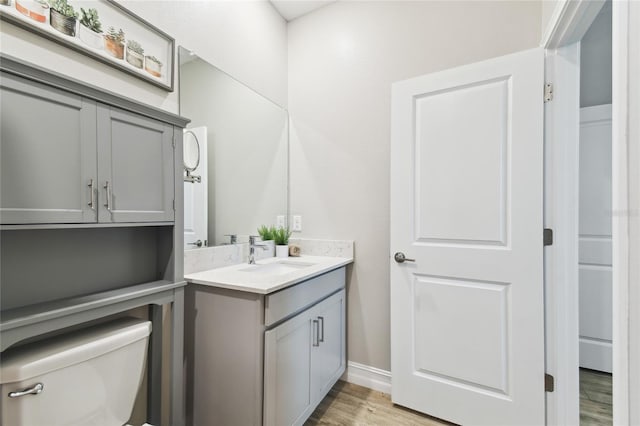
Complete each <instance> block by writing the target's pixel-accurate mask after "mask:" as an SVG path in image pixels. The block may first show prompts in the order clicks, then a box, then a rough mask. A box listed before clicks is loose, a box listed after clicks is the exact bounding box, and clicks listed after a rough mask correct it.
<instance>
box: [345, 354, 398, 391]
mask: <svg viewBox="0 0 640 426" xmlns="http://www.w3.org/2000/svg"><path fill="white" fill-rule="evenodd" d="M345 376H346V377H344V376H343V378H344V379H345V380H346V381H347V382H349V383H353V384H355V385H360V386H364V387H367V388H369V389H373V390H377V391H380V392H384V393H386V394H391V372H390V371H386V370H381V369H380V368H376V367H371V366H369V365H364V364H359V363H357V362H353V361H348V362H347V371H346V373H345Z"/></svg>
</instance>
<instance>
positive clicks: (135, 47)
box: [127, 40, 144, 69]
mask: <svg viewBox="0 0 640 426" xmlns="http://www.w3.org/2000/svg"><path fill="white" fill-rule="evenodd" d="M127 62H129V63H130V64H131V65H133V66H134V67H136V68H140V69H142V66H143V65H144V49H143V48H142V46H141V45H140V43H138V42H137V41H135V40H129V41H127Z"/></svg>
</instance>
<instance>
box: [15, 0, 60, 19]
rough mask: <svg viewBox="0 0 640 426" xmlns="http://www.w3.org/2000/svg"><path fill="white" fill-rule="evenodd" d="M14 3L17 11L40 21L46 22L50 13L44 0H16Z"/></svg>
mask: <svg viewBox="0 0 640 426" xmlns="http://www.w3.org/2000/svg"><path fill="white" fill-rule="evenodd" d="M15 5H16V10H17V11H18V12H20V13H22V14H23V15H24V16H28V17H29V18H31V19H33V20H35V21H37V22H40V23H44V22H47V16H48V15H50V14H51V12H50V11H49V3H48V2H47V1H46V0H33V1H32V0H16V1H15Z"/></svg>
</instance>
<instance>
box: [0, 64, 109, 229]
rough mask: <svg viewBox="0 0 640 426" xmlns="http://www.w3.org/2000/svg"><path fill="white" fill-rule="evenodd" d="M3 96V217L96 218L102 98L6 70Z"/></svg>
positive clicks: (0, 157)
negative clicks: (98, 109)
mask: <svg viewBox="0 0 640 426" xmlns="http://www.w3.org/2000/svg"><path fill="white" fill-rule="evenodd" d="M0 99H1V111H2V114H0V117H1V118H0V129H1V130H0V147H1V154H0V185H1V187H0V222H1V223H3V224H22V223H84V222H95V221H96V201H95V199H93V198H92V190H91V189H92V186H91V185H92V182H93V184H94V185H95V184H96V182H95V179H96V175H97V174H96V171H97V164H96V131H95V128H96V102H94V101H91V100H87V99H84V98H82V97H80V96H77V95H74V94H70V93H68V92H64V91H62V90H58V89H55V88H52V87H50V86H46V85H43V84H39V83H35V82H31V81H27V80H25V79H22V78H19V77H15V76H12V75H9V74H5V73H2V80H1V84H0ZM92 200H93V201H92Z"/></svg>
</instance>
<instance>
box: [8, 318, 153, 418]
mask: <svg viewBox="0 0 640 426" xmlns="http://www.w3.org/2000/svg"><path fill="white" fill-rule="evenodd" d="M150 333H151V323H150V322H149V321H143V320H139V319H135V318H120V319H117V320H114V321H111V322H108V323H105V324H100V325H97V326H93V327H90V328H86V329H83V330H78V331H74V332H72V333H68V334H64V335H59V336H55V337H52V338H50V339H47V340H43V341H39V342H34V343H30V344H27V345H24V346H20V347H17V348H12V349H8V350H6V351H5V352H4V353H2V357H1V359H0V392H1V397H2V414H1V418H2V422H1V424H3V425H11V426H42V425H47V426H63V425H64V426H80V425H83V426H89V425H95V426H122V425H124V424H126V422H127V421H128V420H129V418H130V416H131V411H132V410H133V404H134V402H135V399H136V395H137V393H138V389H139V388H140V384H141V383H142V379H143V373H144V366H145V360H146V353H147V342H148V340H149V334H150Z"/></svg>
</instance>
